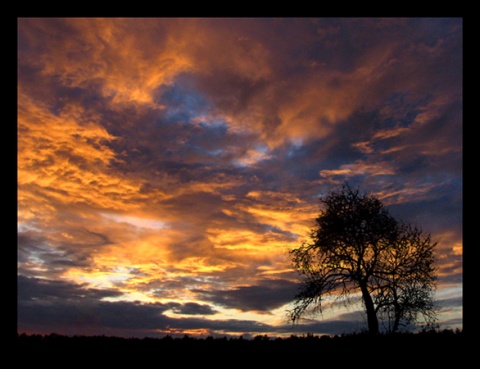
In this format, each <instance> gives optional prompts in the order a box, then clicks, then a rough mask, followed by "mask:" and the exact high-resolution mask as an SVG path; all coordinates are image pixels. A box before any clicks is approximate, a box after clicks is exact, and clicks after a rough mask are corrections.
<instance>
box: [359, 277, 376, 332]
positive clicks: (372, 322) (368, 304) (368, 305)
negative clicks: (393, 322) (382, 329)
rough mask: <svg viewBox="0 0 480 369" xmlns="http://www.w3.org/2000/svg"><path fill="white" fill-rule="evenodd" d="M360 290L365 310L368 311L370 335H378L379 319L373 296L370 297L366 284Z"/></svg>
mask: <svg viewBox="0 0 480 369" xmlns="http://www.w3.org/2000/svg"><path fill="white" fill-rule="evenodd" d="M360 289H361V291H362V297H363V302H364V303H365V309H366V310H367V322H368V333H370V334H378V318H377V313H376V312H375V306H374V305H373V300H372V296H370V293H369V292H368V289H367V285H366V284H365V283H362V284H361V285H360Z"/></svg>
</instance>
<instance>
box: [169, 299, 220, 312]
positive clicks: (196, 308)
mask: <svg viewBox="0 0 480 369" xmlns="http://www.w3.org/2000/svg"><path fill="white" fill-rule="evenodd" d="M173 311H174V312H175V313H178V314H185V315H212V314H215V313H216V311H215V309H212V307H211V306H208V305H201V304H197V303H196V302H187V303H185V304H183V305H180V304H178V306H175V307H174V308H173Z"/></svg>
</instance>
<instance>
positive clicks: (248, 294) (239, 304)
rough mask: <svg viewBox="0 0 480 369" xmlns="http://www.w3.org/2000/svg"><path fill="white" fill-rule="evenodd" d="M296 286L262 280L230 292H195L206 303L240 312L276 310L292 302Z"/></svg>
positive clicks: (281, 281)
mask: <svg viewBox="0 0 480 369" xmlns="http://www.w3.org/2000/svg"><path fill="white" fill-rule="evenodd" d="M297 288H298V285H297V284H296V283H293V282H290V281H287V280H263V281H260V283H259V284H258V285H255V286H239V287H236V288H234V289H232V290H214V291H201V290H196V291H194V292H197V293H198V294H200V295H201V296H202V297H203V298H204V299H206V300H207V301H211V302H214V303H216V304H219V305H222V306H226V307H229V308H235V309H239V310H242V311H249V310H253V311H262V312H268V311H269V310H272V309H275V308H278V307H280V306H282V305H284V304H286V303H288V302H290V301H292V299H293V297H294V296H295V293H296V292H297Z"/></svg>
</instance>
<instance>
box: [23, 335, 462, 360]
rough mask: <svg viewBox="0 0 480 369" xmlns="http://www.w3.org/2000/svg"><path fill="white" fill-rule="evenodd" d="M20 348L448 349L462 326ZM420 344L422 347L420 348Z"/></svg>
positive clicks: (37, 339) (50, 338)
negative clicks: (279, 336)
mask: <svg viewBox="0 0 480 369" xmlns="http://www.w3.org/2000/svg"><path fill="white" fill-rule="evenodd" d="M17 344H18V347H19V348H23V349H26V350H29V349H43V350H46V351H48V350H49V349H55V350H57V349H59V348H62V349H75V350H81V349H88V350H97V351H100V350H105V349H115V350H116V351H117V350H131V349H137V348H138V349H145V350H154V351H158V352H162V351H163V352H166V353H169V352H173V351H178V350H180V351H182V352H194V351H198V352H208V351H212V350H214V351H218V350H220V351H222V352H227V351H233V352H246V351H252V352H253V351H262V352H268V351H269V350H271V351H276V352H283V353H288V352H296V353H299V352H302V353H304V354H308V352H318V353H320V352H325V353H326V352H332V350H333V351H336V350H341V351H347V350H353V351H358V350H360V351H367V352H378V351H379V350H383V349H388V350H392V351H397V350H398V349H401V348H408V349H410V350H411V351H412V352H413V351H418V350H423V349H426V348H427V346H428V347H430V346H432V345H433V346H435V350H436V351H437V350H441V349H442V347H444V348H446V349H448V350H449V351H451V350H454V349H455V348H460V347H461V346H462V345H463V331H461V330H458V329H457V330H455V331H454V330H451V329H445V330H441V331H439V330H432V331H423V332H419V333H397V334H379V335H373V336H372V335H369V334H367V333H352V334H344V335H335V336H326V335H325V336H316V335H312V334H307V335H303V336H295V335H292V336H290V337H288V338H272V337H268V336H267V335H263V336H262V335H259V336H256V337H254V338H252V339H245V338H243V337H229V338H227V337H217V338H214V337H211V336H210V337H207V338H197V337H192V336H188V335H185V336H183V337H176V338H175V337H171V336H165V337H163V338H121V337H113V336H63V335H59V334H55V333H52V334H50V335H45V336H42V335H36V334H33V335H27V334H25V333H22V334H17ZM422 347H423V348H422Z"/></svg>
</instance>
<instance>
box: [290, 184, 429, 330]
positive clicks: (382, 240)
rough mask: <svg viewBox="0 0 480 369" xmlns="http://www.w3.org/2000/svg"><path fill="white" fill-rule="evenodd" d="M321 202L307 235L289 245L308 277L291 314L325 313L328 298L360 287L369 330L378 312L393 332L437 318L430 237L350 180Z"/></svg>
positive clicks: (296, 263) (294, 316) (293, 317)
mask: <svg viewBox="0 0 480 369" xmlns="http://www.w3.org/2000/svg"><path fill="white" fill-rule="evenodd" d="M320 201H321V202H322V204H323V205H324V206H323V209H322V210H321V212H320V214H319V216H318V217H317V218H316V225H315V227H314V228H313V229H312V231H311V234H310V239H309V240H308V241H307V242H305V243H303V244H302V245H301V246H300V247H299V248H296V249H293V250H291V251H290V253H291V254H292V261H293V265H294V267H295V269H296V270H297V271H298V272H299V273H300V274H301V275H302V277H303V280H302V283H301V285H300V290H299V292H298V294H297V295H296V296H295V301H294V308H293V310H291V311H290V312H289V315H290V318H291V320H292V321H293V322H294V323H295V322H296V321H298V319H299V318H300V317H301V316H302V315H303V314H304V313H305V311H306V310H307V309H308V308H309V307H313V311H314V312H315V311H320V312H321V311H322V307H323V305H324V304H322V303H324V298H325V296H328V295H336V296H337V297H338V298H345V297H348V296H349V295H350V294H351V293H353V292H355V291H357V290H359V291H360V292H361V296H362V301H363V304H364V307H365V311H366V315H367V322H368V331H369V332H370V333H372V334H376V333H378V332H379V316H381V317H387V318H388V319H389V320H390V324H389V327H390V331H396V330H398V328H399V326H400V325H401V324H403V325H407V324H408V323H414V322H416V320H417V318H418V317H419V315H423V316H426V317H427V320H429V321H432V320H433V319H434V311H433V291H434V288H435V274H434V272H435V267H434V254H433V249H434V247H435V245H436V243H432V241H431V237H430V235H429V234H428V235H424V234H423V233H422V231H420V230H419V229H417V228H416V227H412V226H410V225H408V224H404V223H402V222H401V221H398V220H396V219H395V218H393V217H392V216H391V215H390V214H389V212H388V210H387V209H386V208H385V206H384V205H383V204H382V202H381V201H380V200H379V199H378V198H376V197H374V196H368V195H362V194H360V193H359V191H358V190H353V189H351V188H350V186H349V185H348V184H345V185H343V186H342V188H341V190H340V191H332V192H331V193H330V194H329V195H327V196H325V197H324V198H322V199H320Z"/></svg>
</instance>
